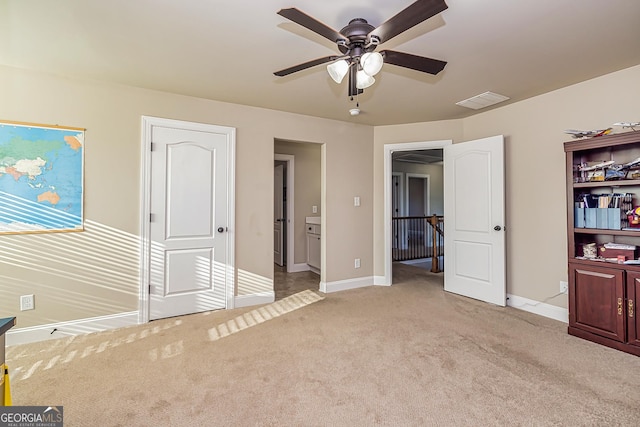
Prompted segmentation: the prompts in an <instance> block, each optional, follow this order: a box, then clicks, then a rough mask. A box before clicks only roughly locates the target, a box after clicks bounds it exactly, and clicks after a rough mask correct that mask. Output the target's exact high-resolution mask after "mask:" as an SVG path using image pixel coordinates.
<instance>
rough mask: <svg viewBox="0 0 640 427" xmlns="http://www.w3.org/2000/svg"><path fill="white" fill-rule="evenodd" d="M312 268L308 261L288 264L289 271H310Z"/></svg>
mask: <svg viewBox="0 0 640 427" xmlns="http://www.w3.org/2000/svg"><path fill="white" fill-rule="evenodd" d="M309 270H310V268H309V266H308V265H307V264H306V263H300V264H293V265H292V266H287V273H300V272H301V271H309Z"/></svg>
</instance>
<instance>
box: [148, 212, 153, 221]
mask: <svg viewBox="0 0 640 427" xmlns="http://www.w3.org/2000/svg"><path fill="white" fill-rule="evenodd" d="M149 222H153V214H152V213H150V214H149Z"/></svg>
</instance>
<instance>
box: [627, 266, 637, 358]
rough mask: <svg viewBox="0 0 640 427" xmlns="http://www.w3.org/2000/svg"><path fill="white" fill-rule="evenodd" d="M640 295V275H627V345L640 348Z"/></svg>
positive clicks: (631, 273) (632, 273)
mask: <svg viewBox="0 0 640 427" xmlns="http://www.w3.org/2000/svg"><path fill="white" fill-rule="evenodd" d="M638 295H640V273H636V272H628V273H627V301H626V307H625V309H626V312H627V331H628V337H629V338H628V341H629V344H633V345H637V346H640V320H638V313H637V309H638V307H637V301H638V298H637V297H638Z"/></svg>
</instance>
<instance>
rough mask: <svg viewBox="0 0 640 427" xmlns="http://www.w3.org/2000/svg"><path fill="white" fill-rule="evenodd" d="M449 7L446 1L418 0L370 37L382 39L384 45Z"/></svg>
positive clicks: (384, 23) (386, 22)
mask: <svg viewBox="0 0 640 427" xmlns="http://www.w3.org/2000/svg"><path fill="white" fill-rule="evenodd" d="M448 7H449V6H447V4H446V3H445V2H444V0H418V1H416V2H415V3H413V4H412V5H410V6H408V7H407V8H406V9H404V10H403V11H401V12H399V13H398V14H397V15H395V16H394V17H392V18H389V19H388V20H387V21H385V22H383V23H382V24H380V26H379V27H378V28H376V29H375V30H373V31H371V32H370V33H369V36H372V35H373V36H376V37H378V38H379V39H380V43H384V42H386V41H389V40H390V39H392V38H393V37H395V36H397V35H398V34H400V33H403V32H405V31H407V30H408V29H409V28H411V27H413V26H415V25H417V24H419V23H421V22H423V21H426V20H427V19H429V18H431V17H432V16H434V15H436V14H438V13H440V12H442V11H443V10H445V9H447V8H448Z"/></svg>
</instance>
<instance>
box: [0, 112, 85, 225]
mask: <svg viewBox="0 0 640 427" xmlns="http://www.w3.org/2000/svg"><path fill="white" fill-rule="evenodd" d="M84 133H85V129H81V128H73V127H64V126H58V125H40V124H33V123H22V122H7V121H0V234H17V233H43V232H61V231H82V230H83V229H84V226H83V224H84V218H83V200H84Z"/></svg>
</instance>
